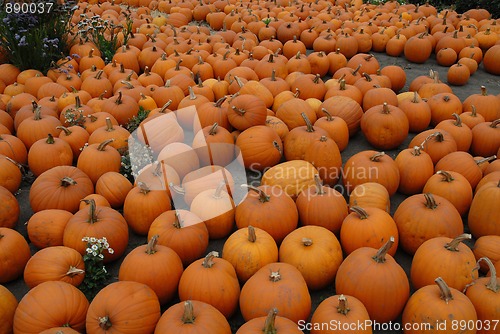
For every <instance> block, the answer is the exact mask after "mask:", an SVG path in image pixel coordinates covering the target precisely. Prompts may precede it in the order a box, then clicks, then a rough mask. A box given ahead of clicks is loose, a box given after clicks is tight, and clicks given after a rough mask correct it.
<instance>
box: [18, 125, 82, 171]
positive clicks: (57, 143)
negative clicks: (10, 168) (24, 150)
mask: <svg viewBox="0 0 500 334" xmlns="http://www.w3.org/2000/svg"><path fill="white" fill-rule="evenodd" d="M72 163H73V151H72V149H71V146H69V144H68V143H67V142H65V141H64V140H62V139H59V138H54V137H53V136H52V135H51V134H50V133H49V135H48V137H47V138H46V139H39V140H37V141H36V142H34V143H33V145H32V146H31V147H30V149H29V151H28V165H29V167H30V170H31V171H32V172H33V174H34V175H35V176H39V175H40V174H42V173H43V172H45V171H47V170H49V169H51V168H52V167H56V166H63V165H65V166H71V165H72Z"/></svg>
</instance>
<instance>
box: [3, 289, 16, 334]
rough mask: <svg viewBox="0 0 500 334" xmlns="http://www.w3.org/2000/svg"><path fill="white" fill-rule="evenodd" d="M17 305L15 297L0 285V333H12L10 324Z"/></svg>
mask: <svg viewBox="0 0 500 334" xmlns="http://www.w3.org/2000/svg"><path fill="white" fill-rule="evenodd" d="M17 305H18V302H17V299H16V296H14V295H13V294H12V292H10V291H9V290H8V289H7V288H6V287H4V286H3V285H0V333H5V334H10V333H12V329H13V327H12V324H13V322H14V313H15V312H16V308H17Z"/></svg>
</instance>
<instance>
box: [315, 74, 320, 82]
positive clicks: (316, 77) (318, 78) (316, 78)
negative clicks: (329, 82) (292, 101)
mask: <svg viewBox="0 0 500 334" xmlns="http://www.w3.org/2000/svg"><path fill="white" fill-rule="evenodd" d="M320 81H321V76H320V75H319V74H316V76H315V77H314V79H313V82H314V83H315V84H318V83H319V82H320Z"/></svg>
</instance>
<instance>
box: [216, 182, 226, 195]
mask: <svg viewBox="0 0 500 334" xmlns="http://www.w3.org/2000/svg"><path fill="white" fill-rule="evenodd" d="M225 186H226V182H224V181H221V182H220V183H219V185H218V186H217V188H216V189H215V193H214V198H215V199H220V198H221V193H222V190H223V189H224V188H225Z"/></svg>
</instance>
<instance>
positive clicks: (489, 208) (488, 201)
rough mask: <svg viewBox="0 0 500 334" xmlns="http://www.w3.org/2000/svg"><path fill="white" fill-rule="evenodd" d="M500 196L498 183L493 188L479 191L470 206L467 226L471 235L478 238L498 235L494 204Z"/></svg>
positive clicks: (499, 183)
mask: <svg viewBox="0 0 500 334" xmlns="http://www.w3.org/2000/svg"><path fill="white" fill-rule="evenodd" d="M499 196H500V181H499V182H498V183H497V185H496V186H494V187H485V188H483V189H480V190H479V191H478V192H477V193H476V194H475V195H474V197H473V199H472V203H471V205H470V210H469V215H468V219H467V224H468V226H469V229H470V231H471V233H472V235H473V236H474V237H475V238H480V237H482V236H484V235H500V231H499V225H498V224H496V220H495V219H496V218H495V217H496V210H495V209H494V208H495V204H494V203H498V198H499Z"/></svg>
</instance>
